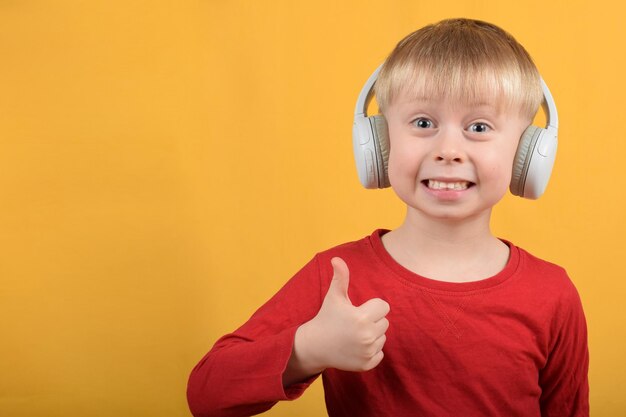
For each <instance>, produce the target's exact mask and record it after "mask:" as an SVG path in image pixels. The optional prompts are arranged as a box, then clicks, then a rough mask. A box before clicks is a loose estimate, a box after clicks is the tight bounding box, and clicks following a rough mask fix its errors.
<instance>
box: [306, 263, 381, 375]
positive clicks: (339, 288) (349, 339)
mask: <svg viewBox="0 0 626 417" xmlns="http://www.w3.org/2000/svg"><path fill="white" fill-rule="evenodd" d="M331 265H332V267H333V279H332V281H331V283H330V287H329V288H328V292H327V293H326V296H325V297H324V301H323V302H322V307H321V308H320V310H319V312H318V313H317V315H316V316H315V317H314V318H313V319H312V320H311V321H309V322H307V323H304V324H303V325H302V326H300V328H299V329H298V332H301V335H300V336H301V337H302V339H301V340H302V344H301V349H300V351H301V354H302V358H303V359H305V358H306V360H308V361H309V364H310V366H312V367H313V368H315V369H317V370H318V371H322V370H324V369H326V368H337V369H341V370H344V371H368V370H370V369H372V368H374V367H375V366H377V365H378V364H379V363H380V361H381V360H382V359H383V356H384V355H383V346H384V345H385V341H386V336H385V332H386V331H387V328H388V327H389V321H388V320H387V318H386V316H387V313H389V304H387V303H386V302H385V301H383V300H381V299H379V298H373V299H371V300H369V301H366V302H365V303H363V304H362V305H360V306H354V305H352V302H351V301H350V297H348V287H349V284H350V271H349V270H348V266H347V265H346V263H345V262H344V261H343V259H341V258H333V259H332V260H331Z"/></svg>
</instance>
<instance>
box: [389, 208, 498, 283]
mask: <svg viewBox="0 0 626 417" xmlns="http://www.w3.org/2000/svg"><path fill="white" fill-rule="evenodd" d="M490 217H491V210H488V211H486V212H484V213H481V214H480V215H477V216H476V217H472V218H464V219H463V220H462V221H459V220H458V219H456V220H455V219H445V218H441V219H433V218H432V217H427V216H426V215H424V214H423V213H421V212H417V211H414V210H412V209H410V208H409V211H408V212H407V215H406V218H405V220H404V223H403V224H402V225H401V226H400V227H398V228H397V229H395V230H393V231H391V232H389V233H387V234H386V235H385V236H383V244H384V245H385V247H386V249H387V250H388V252H389V253H390V254H391V256H392V257H394V258H395V259H396V261H398V262H399V263H400V264H401V265H403V266H405V267H406V268H407V269H409V270H412V271H413V272H416V273H418V274H420V275H423V276H426V277H431V278H434V279H443V280H459V281H460V280H477V279H482V278H485V277H488V276H491V275H494V274H495V273H497V272H498V271H500V270H501V269H502V268H503V267H504V265H505V264H506V260H507V259H508V248H507V247H506V245H505V244H504V243H502V242H501V241H500V240H498V239H497V238H496V237H495V236H493V234H492V233H491V230H490V228H489V220H490Z"/></svg>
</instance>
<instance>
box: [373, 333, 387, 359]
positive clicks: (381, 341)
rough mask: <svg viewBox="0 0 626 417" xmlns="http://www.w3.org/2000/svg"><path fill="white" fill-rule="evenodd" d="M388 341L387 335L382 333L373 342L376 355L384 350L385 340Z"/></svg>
mask: <svg viewBox="0 0 626 417" xmlns="http://www.w3.org/2000/svg"><path fill="white" fill-rule="evenodd" d="M386 341H387V336H386V335H384V334H383V335H382V336H380V337H379V338H378V339H376V341H375V342H374V343H372V352H374V353H375V354H374V356H376V354H378V352H380V351H381V350H383V346H385V342H386Z"/></svg>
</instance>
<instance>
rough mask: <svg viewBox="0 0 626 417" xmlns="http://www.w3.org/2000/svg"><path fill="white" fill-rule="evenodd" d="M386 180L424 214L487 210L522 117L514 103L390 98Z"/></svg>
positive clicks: (504, 176) (507, 173) (498, 194)
mask: <svg viewBox="0 0 626 417" xmlns="http://www.w3.org/2000/svg"><path fill="white" fill-rule="evenodd" d="M385 118H386V119H387V123H388V125H389V137H390V147H391V148H390V154H389V180H390V182H391V186H392V187H393V189H394V191H395V192H396V194H397V195H398V196H399V197H400V198H401V199H402V200H403V201H404V202H405V203H406V204H407V206H408V209H409V211H412V210H415V211H417V212H419V213H422V214H425V215H426V216H428V217H430V218H438V219H450V220H461V221H462V220H466V219H471V218H475V217H476V216H481V215H487V216H488V214H489V213H490V210H491V207H493V206H494V205H495V204H496V203H497V202H498V201H499V200H500V199H501V198H502V197H503V196H504V194H505V193H506V190H507V188H508V186H509V183H510V181H511V171H512V166H513V158H514V156H515V151H516V149H517V145H518V142H519V139H520V137H521V135H522V132H523V131H524V129H525V128H526V127H527V126H528V125H529V124H530V120H527V119H526V118H524V117H522V116H521V115H520V114H519V109H518V108H511V109H505V110H498V108H497V107H496V106H495V105H491V104H489V103H476V104H474V105H470V104H460V103H452V102H448V101H447V100H445V99H439V100H430V99H409V98H407V97H403V96H402V95H401V96H399V97H397V98H396V99H395V100H394V102H393V103H392V104H391V105H389V106H388V107H387V109H386V111H385Z"/></svg>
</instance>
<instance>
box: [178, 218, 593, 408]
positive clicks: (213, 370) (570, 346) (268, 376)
mask: <svg viewBox="0 0 626 417" xmlns="http://www.w3.org/2000/svg"><path fill="white" fill-rule="evenodd" d="M384 232H385V231H382V230H377V231H375V232H374V233H373V234H372V235H371V236H368V237H366V238H364V239H361V240H359V241H356V242H351V243H346V244H344V245H341V246H338V247H335V248H333V249H330V250H328V251H325V252H322V253H319V254H318V255H316V256H315V257H314V258H313V259H312V260H311V261H310V262H309V263H308V264H307V265H306V266H304V268H303V269H302V270H300V271H299V272H298V273H297V274H296V275H295V276H294V277H293V278H292V279H291V280H290V281H289V282H287V284H286V285H285V286H284V287H283V288H282V289H281V290H280V291H279V292H278V293H277V294H276V295H275V296H274V297H273V298H271V299H270V300H269V301H268V302H267V303H266V304H265V305H263V306H262V307H261V308H260V309H259V310H258V311H257V312H256V313H255V314H254V315H253V316H252V317H251V318H250V320H249V321H248V322H246V323H245V324H244V325H243V326H242V327H240V328H239V329H238V330H236V331H235V332H234V333H232V334H229V335H226V336H224V337H222V338H221V339H220V340H218V341H217V343H216V344H215V346H214V347H213V349H211V351H210V352H209V353H208V354H207V355H206V356H205V357H204V358H203V359H202V360H201V361H200V363H198V365H197V366H196V367H195V368H194V370H193V371H192V373H191V376H190V379H189V385H188V392H187V395H188V401H189V406H190V408H191V410H192V413H193V414H194V415H195V416H249V415H253V414H257V413H261V412H263V411H265V410H267V409H269V408H270V407H272V406H273V405H274V404H275V403H276V402H277V401H280V400H288V399H294V398H296V397H298V396H299V395H300V394H301V393H302V392H303V391H304V389H306V387H307V386H308V385H309V384H310V383H311V382H312V380H313V379H314V377H313V378H311V379H309V380H308V381H305V382H303V383H301V384H295V385H293V386H291V387H289V388H287V389H283V386H282V373H283V371H284V370H285V367H286V365H287V362H288V360H289V357H290V355H291V350H292V347H293V340H294V334H295V331H296V329H297V328H298V326H299V325H301V324H302V323H304V322H306V321H308V320H310V319H311V318H313V317H314V316H315V315H316V314H317V312H318V311H319V309H320V306H321V303H322V300H323V298H324V295H325V294H326V292H327V290H328V287H329V285H330V280H331V278H332V267H331V264H330V259H331V258H332V257H334V256H339V257H341V258H343V259H344V260H345V261H346V263H347V265H348V268H349V269H350V288H349V297H350V300H351V301H352V303H353V304H354V305H360V304H361V303H363V302H365V301H367V300H369V299H371V298H375V297H378V298H382V299H383V300H385V301H387V302H388V303H389V304H390V306H391V311H390V313H389V314H388V315H387V318H388V320H389V322H390V326H389V329H388V331H387V333H386V335H387V341H386V343H385V347H384V349H383V351H384V353H385V357H384V359H383V361H382V362H381V363H380V364H379V365H378V366H377V367H376V368H374V369H373V370H371V371H368V372H360V373H359V372H345V371H339V370H336V369H327V370H326V371H324V372H323V382H324V391H325V398H326V405H327V409H328V414H329V416H331V417H335V416H337V417H338V416H346V417H347V416H350V417H353V416H359V417H366V416H394V417H401V416H454V417H458V416H464V417H472V416H481V417H484V416H507V417H514V416H520V417H522V416H523V417H535V416H544V417H556V416H559V417H564V416H568V417H570V416H577V417H578V416H588V415H589V404H588V397H589V388H588V380H587V370H588V350H587V330H586V324H585V317H584V314H583V310H582V306H581V302H580V298H579V296H578V293H577V291H576V289H575V287H574V285H573V284H572V282H571V281H570V279H569V278H568V277H567V274H566V273H565V271H564V270H563V269H562V268H560V267H558V266H556V265H554V264H551V263H548V262H545V261H542V260H540V259H538V258H536V257H533V256H532V255H530V254H529V253H527V252H525V251H524V250H522V249H520V248H518V247H516V246H514V245H512V244H510V243H509V247H510V257H509V261H508V263H507V265H506V266H505V268H504V269H503V270H502V271H501V272H500V273H498V274H497V275H495V276H493V277H490V278H487V279H484V280H481V281H475V282H466V283H450V282H442V281H435V280H431V279H428V278H425V277H421V276H419V275H416V274H414V273H412V272H410V271H409V270H407V269H405V268H403V267H402V266H401V265H399V264H398V263H397V262H395V261H394V260H393V258H391V256H390V255H389V254H388V253H387V251H386V250H385V248H384V247H383V245H382V241H381V238H380V237H381V235H382V234H383V233H384Z"/></svg>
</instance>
